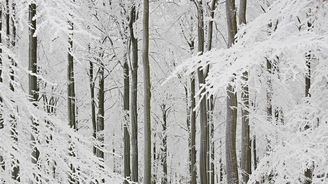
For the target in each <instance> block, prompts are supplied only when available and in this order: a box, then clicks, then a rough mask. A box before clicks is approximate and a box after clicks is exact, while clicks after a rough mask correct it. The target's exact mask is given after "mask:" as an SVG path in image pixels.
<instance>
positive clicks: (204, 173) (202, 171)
mask: <svg viewBox="0 0 328 184" xmlns="http://www.w3.org/2000/svg"><path fill="white" fill-rule="evenodd" d="M196 6H197V12H198V13H197V15H198V31H197V32H198V54H200V55H202V54H203V52H204V10H203V1H202V0H200V1H197V3H196ZM204 73H205V71H204V70H203V69H201V68H199V69H197V75H198V83H199V89H200V90H202V91H201V96H203V97H200V98H201V99H200V106H199V108H200V149H199V175H200V183H201V184H207V183H208V165H209V164H208V153H209V151H208V121H207V106H206V94H205V90H204V89H202V86H203V85H204V84H205V74H204Z"/></svg>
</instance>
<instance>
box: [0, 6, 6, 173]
mask: <svg viewBox="0 0 328 184" xmlns="http://www.w3.org/2000/svg"><path fill="white" fill-rule="evenodd" d="M2 13H3V5H2V3H0V44H2V31H3V30H2ZM2 58H3V54H2V49H1V48H0V83H2V82H3V80H2V67H3V65H2ZM3 122H4V119H3V101H2V96H0V129H3V128H4V123H3ZM0 167H1V169H3V170H5V163H4V159H3V156H2V155H0Z"/></svg>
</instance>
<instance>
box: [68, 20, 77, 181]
mask: <svg viewBox="0 0 328 184" xmlns="http://www.w3.org/2000/svg"><path fill="white" fill-rule="evenodd" d="M69 26H70V28H69V29H70V30H71V31H73V22H71V21H69ZM68 44H69V47H68V54H67V59H68V65H67V81H68V84H67V108H68V121H69V127H70V128H72V129H74V130H77V126H76V112H75V111H76V106H75V105H76V104H75V78H74V58H73V55H72V52H73V33H69V35H68ZM69 150H70V156H72V157H74V156H75V154H74V150H73V148H72V147H70V148H69ZM75 169H76V168H75V167H74V165H73V164H72V163H71V164H70V170H71V171H70V172H71V173H70V175H69V183H76V178H75V176H74V174H75Z"/></svg>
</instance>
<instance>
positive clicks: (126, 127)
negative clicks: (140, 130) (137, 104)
mask: <svg viewBox="0 0 328 184" xmlns="http://www.w3.org/2000/svg"><path fill="white" fill-rule="evenodd" d="M124 57H125V62H124V65H123V71H124V76H123V77H124V97H123V98H124V99H123V103H124V104H123V110H124V124H123V129H124V130H123V131H124V133H123V134H124V135H123V139H124V178H125V179H126V180H125V181H124V184H128V181H129V180H130V176H131V170H130V133H129V108H130V104H129V103H130V79H129V78H130V76H129V65H128V61H127V56H126V55H125V56H124Z"/></svg>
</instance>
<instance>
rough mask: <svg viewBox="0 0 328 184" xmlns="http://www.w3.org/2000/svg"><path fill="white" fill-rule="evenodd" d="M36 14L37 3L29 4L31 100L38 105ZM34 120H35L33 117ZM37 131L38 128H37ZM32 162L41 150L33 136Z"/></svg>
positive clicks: (35, 160)
mask: <svg viewBox="0 0 328 184" xmlns="http://www.w3.org/2000/svg"><path fill="white" fill-rule="evenodd" d="M35 14H36V4H35V3H31V4H30V5H29V16H28V22H29V25H30V26H29V56H28V60H29V66H28V70H29V72H30V73H29V77H28V79H29V95H30V100H31V102H32V103H33V104H34V105H35V106H36V105H37V104H36V102H37V101H38V98H39V93H38V92H39V89H38V81H37V77H36V74H37V37H36V36H34V34H35V29H36V20H35V19H33V18H34V17H35ZM32 121H34V120H33V119H32ZM35 131H36V130H35ZM32 142H33V143H32V149H33V151H32V162H33V163H34V164H36V163H37V161H38V159H39V155H40V153H39V150H38V149H37V148H36V147H35V146H34V145H35V138H34V136H32Z"/></svg>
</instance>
